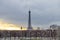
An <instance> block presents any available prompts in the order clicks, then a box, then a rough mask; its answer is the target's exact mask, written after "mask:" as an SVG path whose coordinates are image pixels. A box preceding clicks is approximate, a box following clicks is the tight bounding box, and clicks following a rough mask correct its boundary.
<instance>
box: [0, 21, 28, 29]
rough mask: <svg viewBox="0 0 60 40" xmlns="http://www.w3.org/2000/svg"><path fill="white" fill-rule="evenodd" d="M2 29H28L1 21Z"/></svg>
mask: <svg viewBox="0 0 60 40" xmlns="http://www.w3.org/2000/svg"><path fill="white" fill-rule="evenodd" d="M0 30H27V29H26V28H24V27H23V28H22V29H21V27H20V26H17V25H14V24H9V23H5V22H1V21H0Z"/></svg>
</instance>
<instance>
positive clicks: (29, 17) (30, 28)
mask: <svg viewBox="0 0 60 40" xmlns="http://www.w3.org/2000/svg"><path fill="white" fill-rule="evenodd" d="M28 13H29V16H28V30H32V29H33V28H32V26H31V11H30V10H29V12H28Z"/></svg>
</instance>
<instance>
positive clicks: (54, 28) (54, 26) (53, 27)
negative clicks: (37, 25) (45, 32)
mask: <svg viewBox="0 0 60 40" xmlns="http://www.w3.org/2000/svg"><path fill="white" fill-rule="evenodd" d="M59 27H60V26H58V25H56V24H53V25H51V26H50V28H51V29H53V30H57V29H58V28H59Z"/></svg>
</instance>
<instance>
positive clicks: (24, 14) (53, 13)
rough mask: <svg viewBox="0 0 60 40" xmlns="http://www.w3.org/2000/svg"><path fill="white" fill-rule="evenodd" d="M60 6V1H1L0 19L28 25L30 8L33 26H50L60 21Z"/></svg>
mask: <svg viewBox="0 0 60 40" xmlns="http://www.w3.org/2000/svg"><path fill="white" fill-rule="evenodd" d="M59 6H60V5H59V0H0V18H1V19H4V20H6V21H8V22H11V23H17V24H24V25H27V23H28V10H29V8H30V9H31V12H32V25H35V26H36V25H48V24H51V23H53V22H58V21H60V18H59V17H60V7H59Z"/></svg>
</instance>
